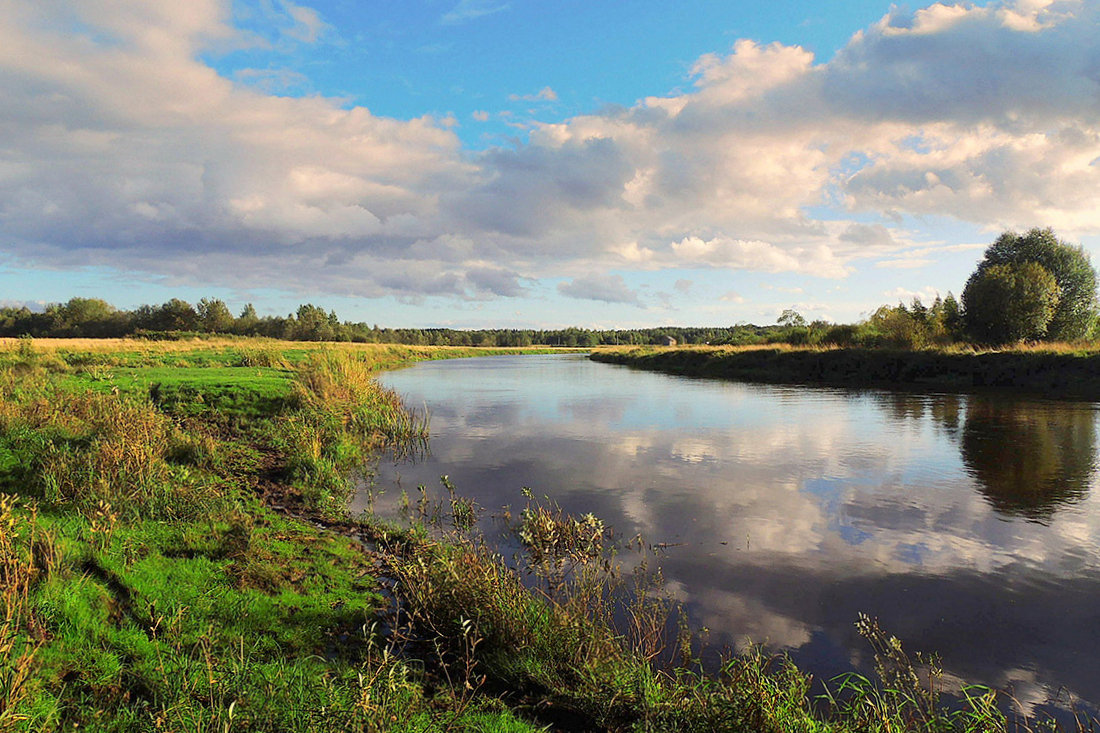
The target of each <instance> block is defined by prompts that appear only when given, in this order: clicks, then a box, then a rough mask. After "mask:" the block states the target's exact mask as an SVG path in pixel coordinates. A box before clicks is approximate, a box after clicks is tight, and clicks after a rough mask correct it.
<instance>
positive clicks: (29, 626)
mask: <svg viewBox="0 0 1100 733" xmlns="http://www.w3.org/2000/svg"><path fill="white" fill-rule="evenodd" d="M36 518H37V512H36V510H35V509H34V508H33V507H32V508H31V509H30V510H28V511H25V512H19V511H17V508H16V500H15V497H14V496H10V495H6V494H0V731H9V730H16V729H17V727H18V726H19V725H21V724H23V723H24V722H26V721H27V720H28V719H29V716H28V715H27V714H25V713H21V712H20V708H21V706H22V703H23V702H24V701H25V700H26V699H27V698H28V697H29V695H30V684H31V681H32V678H33V674H34V661H35V655H36V654H37V652H38V649H39V648H40V647H41V645H42V643H43V638H42V635H41V630H42V623H41V621H40V620H39V619H37V618H36V617H35V616H34V613H33V610H32V604H31V602H30V591H31V587H32V586H33V585H34V584H35V583H36V582H37V581H38V580H39V579H40V576H42V575H47V574H49V573H50V572H51V571H52V570H53V568H54V562H55V557H56V551H55V550H54V548H53V544H52V538H51V537H50V536H49V535H47V534H46V533H45V532H43V531H42V530H40V529H39V528H38V527H37V523H36Z"/></svg>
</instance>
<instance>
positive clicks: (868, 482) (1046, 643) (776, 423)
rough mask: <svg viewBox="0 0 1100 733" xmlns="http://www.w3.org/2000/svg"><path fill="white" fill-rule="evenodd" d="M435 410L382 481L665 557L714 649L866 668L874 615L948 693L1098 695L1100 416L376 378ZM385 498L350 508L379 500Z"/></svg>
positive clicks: (386, 503) (989, 398) (474, 367)
mask: <svg viewBox="0 0 1100 733" xmlns="http://www.w3.org/2000/svg"><path fill="white" fill-rule="evenodd" d="M381 381H382V382H383V384H385V385H386V386H388V387H390V388H392V389H394V390H395V391H396V392H398V393H399V394H401V395H402V396H403V397H404V398H405V401H406V404H408V405H409V406H410V407H412V408H414V409H415V408H421V407H425V406H426V407H427V409H428V411H429V412H430V415H431V436H432V437H431V443H430V455H428V456H421V457H419V458H418V459H416V460H411V461H402V462H398V463H394V462H393V461H391V460H383V461H382V462H381V463H380V465H379V466H378V467H377V475H376V476H375V478H374V480H373V489H371V490H370V492H371V495H372V496H373V500H374V501H375V502H377V503H378V504H379V506H377V507H376V508H378V509H385V510H387V511H393V510H394V507H395V505H396V501H397V497H398V496H399V494H400V492H401V490H402V489H404V490H405V491H406V492H407V493H408V494H409V495H411V496H412V498H413V499H414V500H415V497H416V487H417V485H418V484H423V485H425V486H428V487H430V488H431V489H432V490H436V489H438V487H439V477H440V475H442V474H447V475H448V476H449V478H450V481H451V482H452V483H453V484H454V485H456V486H457V487H458V491H459V493H460V494H462V495H464V496H467V497H470V498H473V499H475V500H476V501H477V502H478V503H479V504H480V505H481V506H483V507H486V508H487V509H488V510H490V511H493V510H496V509H498V508H500V507H502V506H505V505H511V506H512V507H522V506H523V505H524V503H525V500H524V499H523V497H522V495H521V489H522V487H530V488H531V490H532V491H533V492H534V493H535V494H536V495H537V496H543V495H545V496H548V497H550V498H551V499H552V500H553V501H556V502H558V503H559V504H561V505H562V506H563V507H564V508H565V509H567V510H569V511H571V512H574V513H578V514H579V513H585V512H592V513H594V514H596V515H597V516H599V517H600V518H602V519H603V520H604V521H605V522H607V523H609V524H610V525H612V526H613V527H614V528H615V529H616V532H617V533H618V534H619V535H621V536H626V537H630V536H633V535H635V534H637V533H641V534H642V535H643V536H644V537H645V538H646V540H647V541H648V542H650V543H666V544H667V545H668V547H667V549H666V550H665V555H664V558H663V562H662V565H663V569H664V574H665V577H666V580H667V581H668V589H669V591H670V592H671V593H673V594H674V595H675V597H677V598H678V599H679V600H681V601H682V602H683V604H684V606H685V608H686V610H687V612H688V614H689V617H690V619H691V622H692V624H693V625H694V626H696V627H706V628H707V629H709V634H708V639H709V644H710V647H711V648H712V649H721V648H723V647H728V648H731V649H737V650H742V649H744V648H745V645H746V643H747V640H750V639H751V640H752V641H755V642H766V643H767V644H768V645H769V646H770V647H771V648H774V649H778V650H784V651H786V652H788V653H789V654H790V655H791V657H792V658H793V659H794V660H795V661H796V662H797V663H798V664H799V666H800V667H802V668H803V669H805V670H807V671H809V672H812V673H813V674H814V675H815V676H816V677H818V678H819V679H828V678H830V677H832V676H833V675H836V674H839V673H842V672H846V671H850V670H853V669H856V670H863V671H865V672H866V671H868V669H869V663H870V659H869V658H870V647H869V646H868V645H867V643H866V642H865V641H864V640H862V639H861V638H860V637H859V636H858V635H857V634H856V632H855V629H854V625H853V624H854V622H855V620H856V618H857V616H858V614H859V613H860V612H864V613H867V614H869V615H871V616H874V617H877V618H878V619H879V621H880V623H881V625H882V627H883V628H884V629H885V630H886V631H888V632H889V633H891V634H894V635H896V636H898V637H899V638H901V639H902V640H903V641H904V643H905V646H906V649H907V650H910V651H917V650H924V651H935V652H937V653H939V654H940V656H941V660H942V666H943V669H944V670H945V682H946V686H947V688H948V689H949V690H950V689H951V688H956V689H957V688H958V687H959V686H961V685H962V684H964V683H970V682H973V683H982V684H987V685H992V686H996V687H999V688H1002V689H1009V690H1010V691H1011V692H1012V693H1013V694H1014V695H1015V697H1016V698H1017V700H1018V701H1019V703H1020V705H1021V707H1022V708H1023V710H1025V711H1027V712H1038V711H1041V710H1043V709H1046V706H1047V705H1048V704H1049V703H1050V702H1051V701H1052V700H1053V699H1055V698H1058V699H1059V701H1060V702H1059V707H1062V708H1064V707H1066V706H1067V705H1068V704H1070V703H1074V702H1077V703H1080V702H1083V703H1085V704H1086V707H1091V706H1092V705H1094V704H1095V703H1097V702H1100V505H1098V502H1100V498H1098V494H1097V492H1096V491H1095V490H1094V489H1095V487H1096V484H1097V481H1098V477H1097V471H1096V436H1097V414H1098V412H1097V407H1098V406H1097V405H1096V404H1093V403H1082V402H1057V401H1049V400H1037V399H1027V398H1019V397H1013V396H1005V395H958V394H915V393H898V392H887V391H879V390H847V389H844V390H842V389H826V388H807V387H787V386H774V385H754V384H743V383H734V382H722V381H715V380H703V379H689V378H683V377H673V376H666V375H661V374H655V373H649V372H641V371H636V370H631V369H629V368H626V367H620V366H612V365H606V364H597V363H594V362H591V361H588V360H587V359H586V358H585V357H584V356H583V355H552V356H503V357H488V358H480V359H468V360H458V361H445V362H426V363H421V364H418V365H416V366H413V367H411V368H408V369H403V370H400V371H395V372H390V373H387V374H384V375H382V377H381ZM367 493H368V489H366V488H364V489H363V490H362V492H361V495H360V496H359V497H357V499H356V506H358V507H360V508H362V507H363V506H365V504H366V502H367Z"/></svg>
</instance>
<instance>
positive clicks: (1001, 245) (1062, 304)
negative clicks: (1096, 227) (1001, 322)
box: [963, 229, 1097, 341]
mask: <svg viewBox="0 0 1100 733" xmlns="http://www.w3.org/2000/svg"><path fill="white" fill-rule="evenodd" d="M1026 263H1036V264H1038V265H1041V266H1042V267H1043V268H1045V269H1046V270H1047V271H1048V272H1049V273H1050V274H1051V275H1052V276H1053V278H1054V281H1055V283H1056V285H1057V287H1058V293H1059V300H1058V303H1057V306H1056V308H1055V310H1054V313H1053V315H1052V316H1051V318H1050V321H1049V323H1047V324H1046V330H1045V334H1044V335H1045V336H1046V337H1047V338H1049V339H1051V340H1056V341H1073V340H1077V339H1082V338H1084V337H1086V336H1087V335H1088V334H1089V332H1090V329H1091V328H1092V327H1093V324H1094V322H1095V321H1096V315H1097V295H1096V284H1097V283H1096V271H1095V270H1094V269H1093V267H1092V264H1091V263H1090V262H1089V257H1088V254H1086V253H1085V250H1084V248H1083V247H1080V246H1076V247H1075V246H1073V245H1070V244H1067V243H1065V242H1062V241H1060V240H1059V239H1058V238H1057V237H1055V236H1054V232H1053V231H1051V230H1050V229H1032V230H1031V231H1029V232H1028V233H1027V234H1024V235H1019V234H1016V233H1015V232H1005V233H1004V234H1002V235H1001V236H1000V237H998V238H997V241H996V242H994V243H993V244H992V245H990V246H989V248H988V249H986V251H985V257H984V259H983V260H982V261H981V262H980V263H979V264H978V268H977V270H975V272H974V274H973V275H971V278H970V281H968V282H967V289H969V288H970V285H971V282H974V281H976V280H979V279H982V278H983V276H984V275H985V273H986V271H987V270H989V269H990V268H993V267H998V266H1006V265H1016V266H1021V265H1024V264H1026ZM1031 272H1036V271H1034V270H1031ZM963 302H964V307H965V309H966V311H967V313H968V320H969V318H970V315H969V311H970V309H971V307H972V304H971V303H970V299H968V298H967V296H966V294H965V291H964V295H963ZM1010 330H1011V329H1010ZM1025 338H1026V337H1025Z"/></svg>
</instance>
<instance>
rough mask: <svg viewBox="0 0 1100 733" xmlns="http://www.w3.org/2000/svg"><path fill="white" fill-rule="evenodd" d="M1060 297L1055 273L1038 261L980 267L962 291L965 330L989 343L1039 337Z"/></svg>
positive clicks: (981, 340)
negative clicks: (964, 309)
mask: <svg viewBox="0 0 1100 733" xmlns="http://www.w3.org/2000/svg"><path fill="white" fill-rule="evenodd" d="M1060 298H1061V290H1060V288H1059V287H1058V283H1057V282H1056V281H1055V278H1054V275H1052V274H1051V273H1050V271H1049V270H1047V269H1046V268H1045V267H1043V266H1042V265H1040V264H1039V263H1037V262H1023V263H1008V264H997V265H990V266H988V267H985V268H979V270H978V271H977V272H975V273H974V275H973V276H972V277H971V278H970V280H969V281H967V283H966V290H964V291H963V305H964V306H965V308H966V324H967V330H968V331H969V332H970V335H971V336H972V337H973V338H974V339H976V340H977V341H979V342H981V343H989V344H1004V343H1015V342H1018V341H1024V340H1038V339H1042V338H1044V337H1045V336H1046V335H1047V334H1048V329H1049V327H1050V325H1051V323H1052V319H1053V318H1054V315H1055V313H1056V312H1057V310H1058V306H1059V303H1060Z"/></svg>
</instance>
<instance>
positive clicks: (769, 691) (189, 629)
mask: <svg viewBox="0 0 1100 733" xmlns="http://www.w3.org/2000/svg"><path fill="white" fill-rule="evenodd" d="M504 352H509V350H503V349H496V350H478V349H453V348H446V347H438V348H430V347H404V346H376V345H355V346H352V345H337V346H333V345H324V346H322V345H317V344H299V343H289V342H275V341H259V340H231V339H227V340H213V341H210V340H206V341H195V342H142V341H131V340H120V341H113V342H108V341H31V340H29V339H20V340H12V341H8V342H6V343H4V344H2V345H0V391H2V399H0V731H2V732H4V733H7V731H60V730H73V729H78V730H92V731H217V732H218V733H228V732H229V731H345V730H347V731H383V730H385V731H407V730H416V731H451V730H485V731H536V730H547V729H551V730H577V731H582V730H584V731H587V730H654V731H665V730H700V731H713V730H731V731H741V730H743V731H758V730H771V731H788V730H805V731H856V730H881V731H887V730H889V731H901V730H1005V729H1007V728H1008V726H1009V723H1008V721H1006V719H1005V717H1004V716H1003V715H1002V714H1001V713H1000V712H999V711H998V708H997V707H996V703H997V700H998V698H997V695H996V694H995V693H994V692H991V691H987V690H971V691H969V693H968V695H969V698H968V699H967V700H963V701H962V702H959V703H957V704H955V705H953V706H950V707H945V706H942V705H940V703H939V700H938V696H937V694H936V692H935V689H934V685H935V683H936V678H935V674H934V672H933V673H932V674H931V678H930V677H929V674H930V670H929V668H928V667H922V666H914V665H913V663H912V662H910V660H909V659H908V657H906V656H905V655H904V653H902V652H901V647H900V643H898V642H897V641H896V640H894V639H892V638H890V637H888V636H887V635H885V634H883V633H882V632H881V631H880V630H879V629H878V628H877V626H876V625H875V624H874V622H873V621H871V620H870V619H865V620H862V621H861V622H860V623H861V624H862V627H861V631H862V632H863V633H864V634H865V635H866V636H867V638H868V640H869V642H870V643H871V648H872V649H873V650H874V651H875V652H876V653H877V654H878V658H879V662H880V673H881V680H880V683H879V684H878V685H873V684H872V683H871V682H870V681H867V680H864V679H862V678H848V679H845V680H840V681H836V682H835V683H834V684H833V685H832V687H831V688H830V689H831V690H833V692H832V693H830V694H831V697H825V698H820V699H816V700H815V699H811V698H810V696H809V692H808V691H809V689H810V680H809V679H808V677H807V676H806V675H804V674H802V673H801V672H800V671H799V670H797V669H795V668H794V667H793V666H792V665H791V664H790V663H789V662H787V661H786V660H785V659H783V658H781V657H779V658H769V657H766V656H764V655H763V654H760V653H757V654H750V655H748V656H745V657H740V658H734V659H730V660H728V662H727V663H726V664H725V665H724V666H723V668H722V669H721V670H720V671H718V672H717V673H714V674H704V673H703V672H701V671H700V669H699V665H698V663H697V661H696V659H695V653H694V650H695V649H696V648H697V647H696V641H695V640H694V639H693V637H692V635H691V633H690V632H689V631H688V630H686V629H682V628H679V627H678V626H677V624H676V614H675V607H674V604H672V602H671V601H670V600H668V599H667V597H666V596H665V595H664V594H663V592H662V589H661V581H660V573H659V570H658V569H657V568H656V566H655V565H653V564H651V559H650V558H648V556H647V555H646V553H645V552H644V549H642V548H641V547H640V546H639V547H638V548H635V550H633V551H634V552H635V553H636V554H635V555H634V556H632V559H631V560H630V562H623V560H622V558H623V557H625V554H626V553H627V552H628V551H630V550H629V548H628V547H626V546H623V545H620V544H619V543H617V542H616V541H615V539H614V536H613V533H612V532H611V528H607V527H605V526H604V525H603V523H602V522H601V521H600V520H599V519H598V518H597V517H592V516H586V517H580V518H577V517H569V516H567V515H564V514H563V513H562V512H560V511H559V510H557V509H556V508H555V507H553V506H547V505H545V504H541V503H539V502H536V501H534V499H533V498H532V499H531V501H530V503H529V504H528V506H527V507H526V508H524V509H523V510H522V511H520V512H518V513H517V515H516V516H515V517H513V521H514V523H515V528H516V532H517V536H518V537H519V538H520V540H521V541H522V544H523V546H524V548H525V553H524V554H523V556H522V557H519V558H516V559H515V561H514V562H513V563H508V562H505V561H504V559H503V558H501V557H499V556H497V555H496V554H495V553H494V551H493V550H492V549H491V548H487V547H486V546H485V544H484V542H482V541H481V539H480V538H479V537H478V536H477V535H476V533H475V532H474V531H473V530H472V529H471V528H472V527H473V525H474V520H475V518H476V516H477V513H478V512H479V511H480V508H479V507H477V506H476V505H474V504H473V503H472V502H470V501H468V500H466V499H464V498H462V497H461V496H456V495H454V493H453V492H452V494H451V497H450V500H449V501H448V502H444V503H443V504H441V505H437V506H430V505H428V504H427V503H426V502H425V501H423V500H422V501H420V502H415V501H410V503H409V507H408V512H407V513H408V521H406V522H405V523H403V524H400V525H398V524H393V523H388V522H384V521H381V520H379V519H378V518H376V517H372V516H362V517H349V516H347V513H346V511H345V510H344V506H345V505H346V502H347V499H348V497H349V495H350V492H351V491H352V488H353V481H354V476H355V474H356V472H357V471H359V470H361V469H362V467H363V466H365V465H367V464H368V462H369V458H370V456H371V455H372V454H374V453H376V452H377V451H380V450H403V449H408V448H410V447H415V446H416V445H417V444H418V443H420V442H422V441H423V440H425V439H426V437H427V429H428V426H427V416H425V415H416V414H414V413H410V412H409V411H408V410H406V409H405V407H404V406H403V405H402V404H401V403H400V400H399V399H398V398H397V396H396V395H394V394H392V393H389V392H387V391H385V390H383V389H382V388H381V387H379V386H378V384H377V383H376V382H375V381H374V379H373V378H372V377H373V375H374V374H375V373H376V372H377V370H379V369H385V368H396V367H399V366H402V365H404V364H408V363H411V362H413V361H416V360H421V359H438V358H453V357H461V356H471V355H483V354H489V353H504ZM444 484H445V485H446V482H445V481H444ZM639 558H641V559H639ZM853 621H855V619H853Z"/></svg>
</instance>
